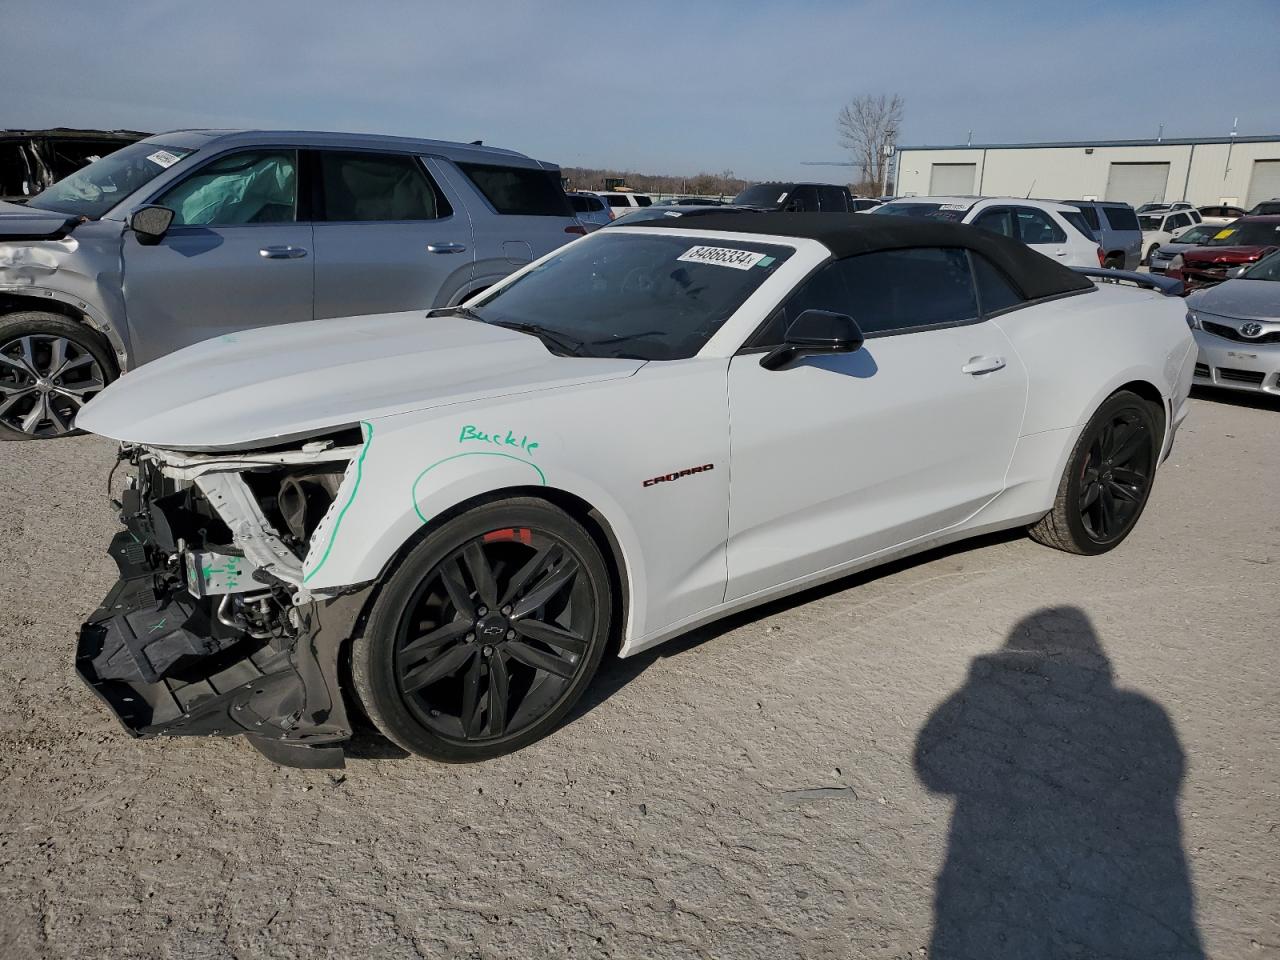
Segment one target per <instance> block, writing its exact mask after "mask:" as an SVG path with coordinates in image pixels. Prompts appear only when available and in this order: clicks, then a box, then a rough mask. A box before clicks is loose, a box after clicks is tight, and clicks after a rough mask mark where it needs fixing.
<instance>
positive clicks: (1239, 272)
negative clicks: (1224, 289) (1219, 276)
mask: <svg viewBox="0 0 1280 960" xmlns="http://www.w3.org/2000/svg"><path fill="white" fill-rule="evenodd" d="M1248 269H1249V268H1248V267H1247V266H1243V267H1232V268H1231V269H1230V270H1228V271H1227V279H1229V280H1238V279H1240V278H1241V277H1243V276H1244V273H1245V271H1246V270H1248Z"/></svg>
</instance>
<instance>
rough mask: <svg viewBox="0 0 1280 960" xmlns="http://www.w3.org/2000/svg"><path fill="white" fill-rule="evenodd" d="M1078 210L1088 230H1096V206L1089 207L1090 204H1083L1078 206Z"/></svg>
mask: <svg viewBox="0 0 1280 960" xmlns="http://www.w3.org/2000/svg"><path fill="white" fill-rule="evenodd" d="M1079 210H1080V215H1081V216H1082V217H1084V222H1085V223H1087V224H1088V225H1089V229H1090V230H1097V229H1098V226H1099V224H1098V208H1097V207H1090V206H1083V207H1080V208H1079Z"/></svg>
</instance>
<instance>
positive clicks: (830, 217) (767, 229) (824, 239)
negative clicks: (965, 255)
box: [619, 212, 1093, 300]
mask: <svg viewBox="0 0 1280 960" xmlns="http://www.w3.org/2000/svg"><path fill="white" fill-rule="evenodd" d="M627 225H628V224H627V223H626V221H625V220H624V221H622V222H621V223H620V224H619V226H627ZM635 226H637V227H649V228H663V227H665V228H668V229H676V230H679V231H680V232H682V233H685V232H689V233H695V232H698V231H702V230H710V231H724V232H730V233H758V234H771V235H773V236H777V237H803V238H806V239H809V240H817V241H818V242H819V243H821V244H822V245H823V246H825V247H826V248H827V249H828V250H830V251H831V253H832V254H833V255H834V256H835V257H836V259H843V258H844V257H852V256H856V255H857V254H860V253H875V252H877V251H879V250H902V249H906V248H910V247H963V248H965V249H968V250H974V251H976V252H978V253H980V254H982V255H983V256H985V257H986V258H987V259H989V260H990V261H991V262H992V263H994V264H995V265H996V266H998V267H999V268H1000V269H1001V270H1003V271H1004V272H1005V273H1006V274H1008V276H1009V278H1010V279H1011V280H1013V281H1014V283H1016V284H1017V285H1018V287H1019V288H1020V289H1021V290H1022V294H1023V296H1025V297H1027V298H1028V299H1029V300H1038V299H1040V298H1041V297H1052V296H1056V295H1058V294H1063V293H1071V292H1072V291H1075V290H1091V289H1093V281H1091V280H1090V279H1089V278H1088V277H1086V276H1084V275H1083V274H1079V273H1077V272H1076V271H1074V270H1072V269H1071V268H1070V267H1064V266H1063V265H1062V264H1060V263H1056V262H1055V261H1053V260H1050V259H1049V258H1048V257H1046V256H1045V255H1044V254H1042V253H1037V252H1036V251H1034V250H1032V249H1031V248H1030V247H1028V246H1026V245H1024V244H1022V243H1019V242H1018V241H1017V240H1011V239H1010V238H1008V237H1002V236H999V235H998V234H994V233H990V232H988V231H986V230H980V229H978V228H977V227H972V226H968V225H966V224H961V223H939V222H937V221H933V220H916V219H911V218H907V217H887V216H876V215H875V214H874V213H764V212H760V213H734V214H717V213H707V214H704V215H702V216H699V217H697V218H692V217H691V218H687V219H686V218H684V217H681V218H680V219H679V221H675V222H673V221H672V220H646V221H643V222H641V223H637V224H635Z"/></svg>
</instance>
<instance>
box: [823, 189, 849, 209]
mask: <svg viewBox="0 0 1280 960" xmlns="http://www.w3.org/2000/svg"><path fill="white" fill-rule="evenodd" d="M818 200H819V202H821V204H822V212H823V213H848V212H849V200H848V198H847V197H846V196H845V192H844V191H843V190H841V189H840V188H839V187H819V188H818Z"/></svg>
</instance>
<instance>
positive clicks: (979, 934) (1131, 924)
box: [915, 607, 1205, 960]
mask: <svg viewBox="0 0 1280 960" xmlns="http://www.w3.org/2000/svg"><path fill="white" fill-rule="evenodd" d="M915 768H916V774H917V776H919V778H920V780H921V782H922V783H923V784H924V785H925V786H926V787H927V788H928V789H929V790H930V791H932V792H935V793H945V794H950V795H952V796H954V797H955V811H954V813H953V815H952V819H951V833H950V837H949V843H948V849H947V859H946V863H945V864H944V865H943V868H942V871H941V872H940V873H939V874H938V879H937V889H936V894H935V897H934V926H933V940H932V947H931V949H930V950H929V957H930V960H955V958H966V960H970V958H971V960H1001V958H1015V957H1016V958H1018V960H1035V958H1041V957H1053V958H1057V957H1078V958H1081V960H1085V958H1088V960H1094V958H1103V957H1106V958H1122V957H1125V958H1127V957H1135V958H1138V957H1140V958H1143V960H1156V958H1161V960H1166V958H1167V960H1173V958H1178V960H1183V958H1188V960H1189V958H1201V960H1202V958H1203V957H1204V955H1205V954H1204V950H1203V947H1202V946H1201V943H1200V935H1199V932H1198V931H1197V929H1196V924H1195V917H1194V896H1193V893H1192V890H1191V879H1190V876H1189V875H1188V871H1187V863H1186V858H1185V856H1184V855H1183V852H1182V837H1181V825H1180V823H1179V820H1178V808H1177V800H1178V789H1179V785H1180V784H1181V782H1182V773H1183V754H1182V749H1181V747H1180V746H1179V744H1178V739H1177V736H1176V734H1175V733H1174V730H1173V725H1172V724H1171V723H1170V721H1169V718H1168V716H1167V715H1166V714H1165V712H1164V710H1163V709H1162V708H1161V707H1160V706H1159V704H1157V703H1156V702H1155V701H1153V700H1150V699H1148V698H1147V697H1144V696H1143V695H1142V694H1140V693H1137V692H1135V691H1132V690H1123V689H1119V688H1117V687H1116V686H1115V684H1114V682H1113V678H1112V672H1111V664H1110V662H1109V661H1108V660H1107V657H1106V654H1105V653H1104V652H1103V649H1102V645H1101V644H1100V643H1099V641H1098V637H1097V635H1096V634H1095V633H1094V631H1093V626H1092V624H1091V623H1090V622H1089V619H1088V617H1087V616H1085V614H1084V613H1083V612H1082V611H1081V610H1078V609H1076V608H1074V607H1059V608H1054V609H1046V610H1041V611H1038V612H1037V613H1035V614H1034V615H1032V616H1030V617H1027V618H1026V619H1024V620H1022V621H1021V622H1020V623H1019V624H1018V625H1017V626H1016V627H1015V628H1014V630H1013V632H1012V633H1011V634H1010V635H1009V637H1008V639H1007V640H1006V641H1005V645H1004V648H1003V649H1002V650H1000V651H999V652H998V653H993V654H989V655H985V656H981V657H977V658H975V659H974V661H973V664H972V666H971V668H970V670H969V676H968V679H967V680H966V681H965V684H964V686H963V687H962V688H961V689H960V690H958V691H956V693H955V694H953V695H952V696H951V697H950V698H949V699H947V701H946V702H945V703H943V704H942V705H941V706H939V707H938V708H937V709H936V710H935V711H934V712H933V715H932V716H930V717H929V720H928V721H927V722H926V723H925V725H924V728H923V729H922V730H921V731H920V735H919V737H918V738H917V739H916V749H915Z"/></svg>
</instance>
